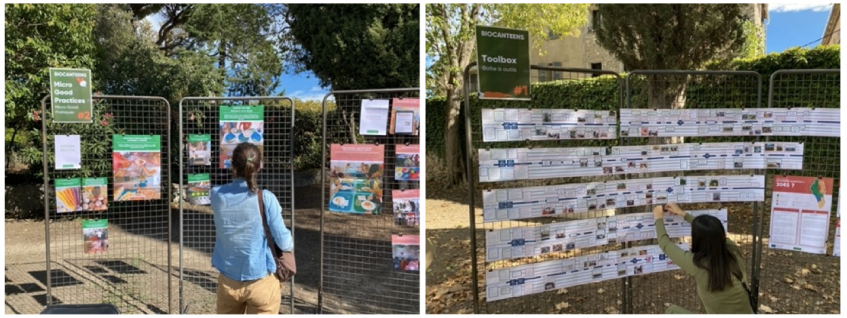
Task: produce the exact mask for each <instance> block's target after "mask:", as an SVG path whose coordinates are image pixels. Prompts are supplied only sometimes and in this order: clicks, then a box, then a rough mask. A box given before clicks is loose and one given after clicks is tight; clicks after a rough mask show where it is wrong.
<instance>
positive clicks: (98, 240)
mask: <svg viewBox="0 0 847 318" xmlns="http://www.w3.org/2000/svg"><path fill="white" fill-rule="evenodd" d="M82 242H83V243H82V246H83V251H84V252H85V254H97V253H103V252H106V251H108V250H109V220H106V219H100V220H82Z"/></svg>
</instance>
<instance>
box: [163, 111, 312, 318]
mask: <svg viewBox="0 0 847 318" xmlns="http://www.w3.org/2000/svg"><path fill="white" fill-rule="evenodd" d="M223 106H249V107H258V106H263V107H264V121H263V123H262V124H261V125H262V126H263V127H254V126H257V125H259V124H257V123H252V124H250V125H251V126H250V127H247V126H243V125H242V123H237V125H236V127H235V128H234V129H235V130H238V129H241V130H239V131H240V132H239V133H237V134H236V133H232V134H230V133H225V132H222V131H223V130H224V124H223V123H222V121H221V107H223ZM293 107H294V106H293V102H292V100H291V99H290V98H287V97H221V98H210V97H188V98H184V99H183V100H182V101H181V102H180V118H181V119H180V121H181V122H180V132H179V140H180V145H179V147H180V157H179V159H180V161H179V164H180V167H179V170H178V171H175V173H174V177H175V178H174V179H177V178H178V180H179V184H180V187H181V191H180V192H179V193H181V194H182V195H181V197H180V198H177V199H176V200H178V201H179V209H180V218H179V220H178V224H179V233H178V234H179V237H178V238H179V242H180V244H181V246H180V248H179V253H180V254H179V255H180V263H179V271H178V272H177V273H176V275H178V277H181V280H180V292H179V299H180V308H182V312H185V313H189V314H208V313H214V312H215V302H216V291H217V287H218V271H217V270H216V269H214V268H213V267H212V266H211V257H212V251H213V249H214V246H215V224H214V219H213V213H212V209H211V207H210V206H209V205H208V204H209V203H208V202H196V201H193V200H192V199H191V193H193V192H194V191H192V190H193V186H194V185H193V184H192V181H193V180H189V175H199V174H208V175H209V183H210V186H211V187H216V186H221V185H224V184H226V183H229V182H232V180H233V179H234V175H233V172H232V170H231V169H229V168H223V167H222V165H221V163H222V161H223V160H225V158H224V155H225V153H226V152H227V151H232V149H234V147H235V146H236V145H237V144H238V143H241V142H244V141H245V140H252V141H253V142H255V141H256V140H257V139H255V138H253V136H252V134H245V132H259V130H263V131H261V137H260V138H259V140H261V141H262V145H261V147H260V148H261V149H262V155H263V162H262V170H261V171H260V172H259V174H258V175H257V186H258V187H259V188H260V189H267V190H269V191H271V192H272V193H273V194H274V195H275V196H276V197H277V199H278V200H279V204H280V205H281V206H282V217H283V221H284V222H285V226H286V227H287V228H288V229H289V230H290V231H291V234H292V237H293V236H294V229H295V224H294V183H293V182H294V178H293V126H294V119H295V118H294V112H293ZM225 122H226V123H227V124H228V126H226V127H228V129H227V130H228V132H234V131H235V130H230V128H233V127H232V126H231V123H230V121H229V120H227V121H225ZM234 122H237V121H234ZM254 128H258V129H254ZM192 135H195V136H196V135H209V136H210V139H209V140H208V142H207V143H208V146H203V145H198V146H199V147H204V149H206V151H207V152H206V155H207V156H208V159H205V158H204V157H203V156H202V155H200V156H198V157H191V156H190V151H189V146H188V144H189V138H192V137H190V136H192ZM257 138H258V137H257ZM198 140H199V139H198ZM200 143H206V142H200ZM223 146H227V147H226V148H225V147H223ZM206 147H207V148H206ZM197 153H198V154H203V152H202V151H199V150H198V151H197ZM201 190H202V189H201ZM201 192H202V191H201ZM257 230H259V231H261V229H257ZM297 243H298V242H297V240H295V241H294V244H295V251H296V250H297ZM306 253H307V252H305V251H304V252H300V253H298V256H300V257H306V255H307V254H306ZM302 270H308V269H301V271H302ZM294 281H295V279H294V278H292V279H291V281H290V282H288V283H284V284H283V290H282V299H281V300H280V301H281V302H282V303H281V304H282V306H281V307H280V313H297V312H295V308H294V288H295V284H294Z"/></svg>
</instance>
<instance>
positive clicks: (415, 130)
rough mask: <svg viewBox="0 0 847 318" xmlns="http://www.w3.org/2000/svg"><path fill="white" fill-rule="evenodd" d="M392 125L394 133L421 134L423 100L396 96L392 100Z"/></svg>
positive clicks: (391, 128) (391, 129)
mask: <svg viewBox="0 0 847 318" xmlns="http://www.w3.org/2000/svg"><path fill="white" fill-rule="evenodd" d="M391 105H392V107H393V108H392V109H391V127H390V129H389V131H390V132H391V134H393V135H415V136H417V135H419V134H420V130H421V100H420V99H417V98H395V99H393V100H391Z"/></svg>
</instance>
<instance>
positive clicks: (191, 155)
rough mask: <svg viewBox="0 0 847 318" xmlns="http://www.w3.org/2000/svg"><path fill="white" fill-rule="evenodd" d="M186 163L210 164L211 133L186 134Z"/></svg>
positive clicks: (196, 164)
mask: <svg viewBox="0 0 847 318" xmlns="http://www.w3.org/2000/svg"><path fill="white" fill-rule="evenodd" d="M188 164H189V165H192V166H211V165H212V135H188Z"/></svg>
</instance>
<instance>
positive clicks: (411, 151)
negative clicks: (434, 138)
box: [394, 145, 421, 181]
mask: <svg viewBox="0 0 847 318" xmlns="http://www.w3.org/2000/svg"><path fill="white" fill-rule="evenodd" d="M395 152H396V153H397V162H396V164H395V165H394V180H405V181H408V180H411V181H419V180H420V179H421V155H420V153H421V146H420V145H408V146H406V145H397V148H396V150H395Z"/></svg>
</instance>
